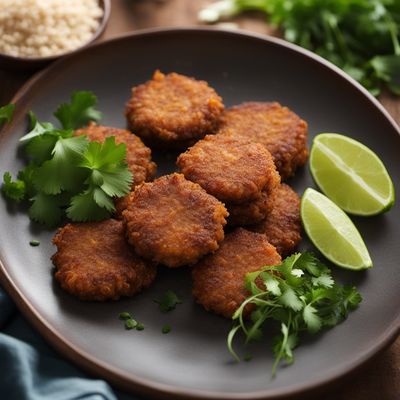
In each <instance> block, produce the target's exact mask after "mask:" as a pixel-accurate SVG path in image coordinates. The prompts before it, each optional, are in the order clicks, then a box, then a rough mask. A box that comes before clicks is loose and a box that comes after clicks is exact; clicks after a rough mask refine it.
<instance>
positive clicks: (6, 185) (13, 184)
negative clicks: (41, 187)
mask: <svg viewBox="0 0 400 400" xmlns="http://www.w3.org/2000/svg"><path fill="white" fill-rule="evenodd" d="M1 190H2V192H3V193H4V195H5V196H6V197H8V198H9V199H11V200H15V201H16V202H20V201H21V200H23V199H24V197H25V193H26V188H25V182H24V181H22V180H20V179H17V180H15V181H13V180H12V176H11V174H10V173H9V172H5V173H4V175H3V185H2V187H1Z"/></svg>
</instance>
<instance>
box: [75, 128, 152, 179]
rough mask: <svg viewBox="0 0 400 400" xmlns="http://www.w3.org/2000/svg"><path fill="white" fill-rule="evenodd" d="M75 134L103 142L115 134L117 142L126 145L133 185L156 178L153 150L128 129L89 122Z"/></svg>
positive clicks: (127, 160)
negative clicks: (152, 156) (152, 159)
mask: <svg viewBox="0 0 400 400" xmlns="http://www.w3.org/2000/svg"><path fill="white" fill-rule="evenodd" d="M74 135H75V136H79V135H86V136H87V138H88V139H89V140H90V141H95V142H100V143H103V142H104V141H105V140H106V138H108V137H110V136H115V143H116V144H121V143H125V145H126V162H127V164H128V167H129V171H131V172H132V175H133V182H134V183H133V186H135V185H138V184H139V183H142V182H146V181H148V180H151V179H153V178H154V176H155V174H156V169H157V165H156V164H155V163H154V162H153V161H151V150H150V149H149V148H148V147H147V146H145V145H144V144H143V142H142V141H141V140H140V138H138V137H137V136H136V135H134V134H133V133H131V132H129V131H127V130H126V129H118V128H113V127H110V126H102V125H96V124H95V123H91V124H89V125H88V126H87V127H85V128H81V129H78V130H76V131H75V132H74Z"/></svg>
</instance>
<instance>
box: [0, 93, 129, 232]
mask: <svg viewBox="0 0 400 400" xmlns="http://www.w3.org/2000/svg"><path fill="white" fill-rule="evenodd" d="M96 102H97V99H96V96H94V95H93V94H92V93H90V92H75V93H74V94H73V95H72V97H71V102H70V103H65V104H62V105H61V106H60V107H59V108H58V109H57V111H56V112H55V113H54V115H55V117H56V118H57V119H58V120H59V122H60V124H61V127H55V126H54V125H53V124H52V123H49V122H43V121H39V120H38V119H37V118H36V116H35V115H34V114H33V113H32V112H30V113H29V115H30V119H31V130H30V131H29V132H28V133H27V134H26V135H24V136H23V137H22V138H21V139H20V142H21V143H22V144H23V145H24V150H25V152H26V154H27V156H28V158H29V160H30V162H29V164H28V165H27V167H26V168H25V169H23V170H22V171H20V172H19V173H18V175H17V179H15V180H13V178H12V175H11V174H10V172H6V173H5V174H4V176H3V185H2V191H3V193H4V195H5V196H6V197H8V198H9V199H11V200H13V201H16V202H21V201H23V200H25V201H27V202H29V203H30V208H29V216H30V218H31V219H32V220H34V221H37V222H39V223H42V224H45V225H47V226H49V227H54V226H56V225H57V224H59V223H60V222H61V220H62V219H63V218H64V217H65V216H68V218H70V219H71V220H72V221H76V222H81V221H96V220H102V219H105V218H107V217H109V216H110V215H111V213H112V212H114V211H115V208H114V203H113V198H114V197H121V196H124V195H125V194H127V193H128V192H129V189H130V186H131V183H132V174H131V173H130V172H129V170H128V167H127V164H126V146H125V144H116V143H115V138H114V137H110V138H107V139H106V140H105V142H104V143H102V144H101V143H97V142H89V141H88V140H87V138H86V136H74V135H73V132H74V131H73V130H74V129H76V128H79V127H81V126H82V125H84V124H86V123H87V122H89V121H92V120H98V119H99V118H100V117H101V113H100V112H99V111H97V110H96V109H95V105H96ZM2 109H4V107H3V108H1V109H0V112H1V110H2ZM7 115H9V113H8V114H7ZM0 118H1V114H0Z"/></svg>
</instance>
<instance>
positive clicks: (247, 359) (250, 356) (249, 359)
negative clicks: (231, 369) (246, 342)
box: [243, 354, 253, 362]
mask: <svg viewBox="0 0 400 400" xmlns="http://www.w3.org/2000/svg"><path fill="white" fill-rule="evenodd" d="M252 359H253V356H252V355H250V354H246V355H245V356H244V357H243V361H246V362H249V361H251V360H252Z"/></svg>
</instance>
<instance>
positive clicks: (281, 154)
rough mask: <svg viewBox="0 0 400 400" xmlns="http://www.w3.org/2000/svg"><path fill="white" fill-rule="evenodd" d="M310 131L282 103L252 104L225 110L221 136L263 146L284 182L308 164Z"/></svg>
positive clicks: (305, 124)
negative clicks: (245, 139) (226, 135)
mask: <svg viewBox="0 0 400 400" xmlns="http://www.w3.org/2000/svg"><path fill="white" fill-rule="evenodd" d="M307 129H308V127H307V123H306V122H305V121H303V120H302V119H301V118H299V117H298V116H297V115H296V114H295V113H294V112H292V111H290V110H289V109H288V108H287V107H282V106H281V105H280V104H279V103H261V102H249V103H243V104H240V105H238V106H235V107H232V108H229V109H227V110H225V112H224V113H223V115H222V117H221V127H220V130H219V133H222V134H228V135H233V136H234V137H244V138H247V139H250V140H251V141H252V142H258V143H261V144H263V145H264V146H265V147H266V148H267V149H268V150H269V151H270V152H271V154H272V157H273V159H274V161H275V164H276V168H277V169H278V171H279V173H280V175H281V177H282V180H285V179H287V178H288V177H290V176H292V175H293V174H294V172H295V171H296V169H297V168H298V167H300V166H302V165H304V164H305V163H306V161H307V158H308V150H307Z"/></svg>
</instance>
